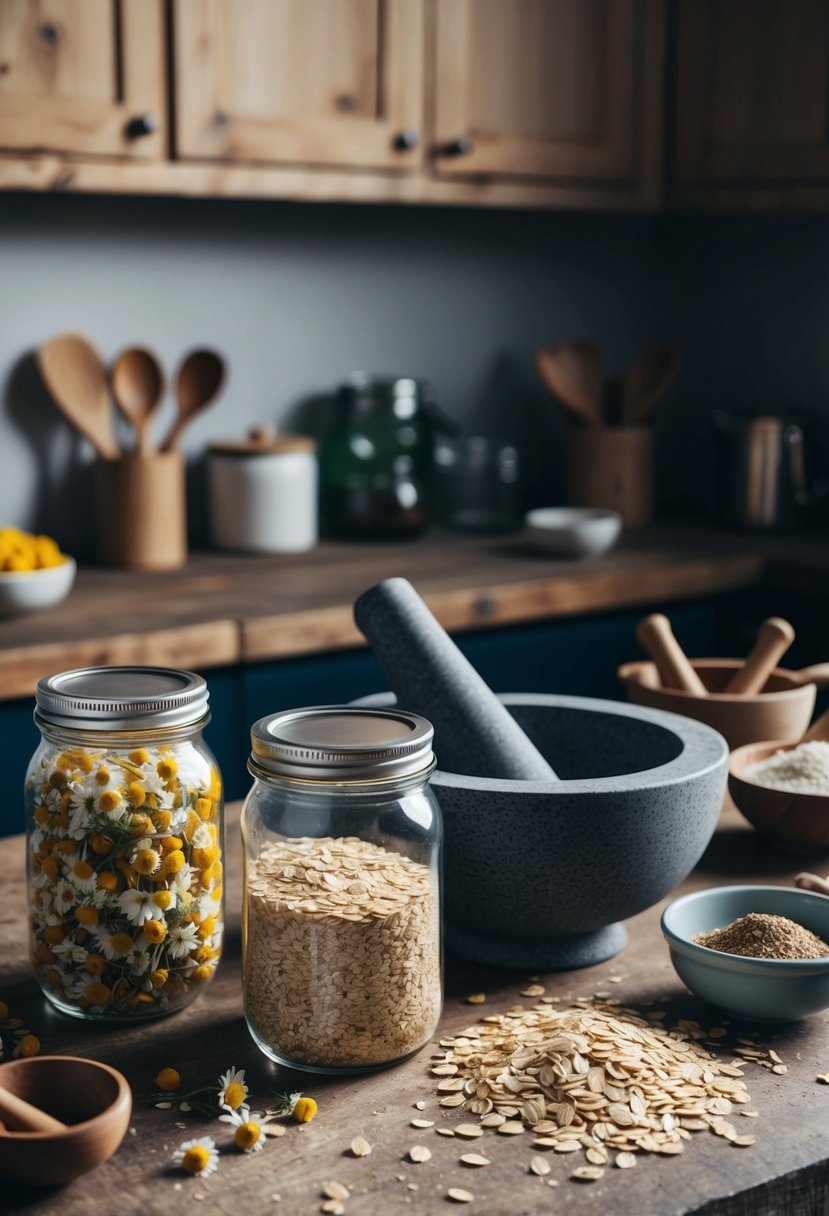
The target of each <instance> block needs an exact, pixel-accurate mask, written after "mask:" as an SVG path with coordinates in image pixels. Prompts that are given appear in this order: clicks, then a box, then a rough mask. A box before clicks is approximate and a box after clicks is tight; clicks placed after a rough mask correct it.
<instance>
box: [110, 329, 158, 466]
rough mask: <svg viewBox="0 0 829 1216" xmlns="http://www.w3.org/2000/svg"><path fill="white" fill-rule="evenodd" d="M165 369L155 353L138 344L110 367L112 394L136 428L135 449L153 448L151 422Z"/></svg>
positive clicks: (120, 356) (142, 450) (141, 450)
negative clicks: (136, 446) (136, 444)
mask: <svg viewBox="0 0 829 1216" xmlns="http://www.w3.org/2000/svg"><path fill="white" fill-rule="evenodd" d="M163 393H164V373H163V372H162V370H161V366H160V365H159V362H158V359H156V357H155V355H154V354H153V353H152V352H151V351H149V350H145V349H144V348H143V347H140V346H131V347H129V349H127V350H125V351H122V352H121V354H120V355H119V356H118V358H117V359H116V361H115V366H114V367H113V369H112V394H113V396H114V397H115V404H116V405H117V406H118V408H119V409H120V411H121V413H122V414H123V415H124V417H125V418H128V419H129V421H130V422H131V423H132V425H133V426H134V428H135V433H136V435H137V436H138V451H139V452H140V453H141V455H142V456H146V455H148V454H149V452H151V451H152V439H151V437H150V423H151V422H152V419H153V415H154V414H155V412H156V410H157V409H158V407H159V405H160V404H161V398H162V395H163Z"/></svg>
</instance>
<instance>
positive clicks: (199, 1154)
mask: <svg viewBox="0 0 829 1216" xmlns="http://www.w3.org/2000/svg"><path fill="white" fill-rule="evenodd" d="M173 1161H174V1162H175V1164H176V1165H180V1166H181V1168H182V1169H183V1170H185V1172H186V1173H188V1174H194V1175H198V1176H199V1177H205V1178H206V1177H207V1175H208V1174H212V1173H213V1172H214V1171H215V1170H217V1169H218V1168H219V1153H218V1150H217V1148H216V1145H215V1142H214V1140H213V1137H212V1136H199V1137H198V1138H197V1139H196V1140H185V1141H184V1143H183V1144H181V1145H179V1147H178V1148H177V1149H176V1151H175V1152H174V1153H173Z"/></svg>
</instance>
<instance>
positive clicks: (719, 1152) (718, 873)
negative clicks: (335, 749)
mask: <svg viewBox="0 0 829 1216" xmlns="http://www.w3.org/2000/svg"><path fill="white" fill-rule="evenodd" d="M4 850H5V851H4V865H3V871H2V872H3V880H2V881H3V896H4V898H3V904H2V908H3V914H2V917H0V997H2V999H3V1000H5V1001H7V1002H8V1005H9V1007H10V1010H11V1012H12V1014H13V1015H19V1016H21V1017H23V1018H25V1020H26V1025H27V1026H28V1027H29V1028H30V1029H31V1030H32V1031H33V1032H34V1033H36V1034H38V1035H39V1036H40V1038H41V1039H42V1044H43V1051H44V1053H45V1052H50V1053H68V1054H76V1055H81V1056H87V1057H90V1058H94V1059H100V1060H103V1061H104V1062H106V1063H109V1064H113V1065H115V1067H117V1068H119V1069H121V1070H122V1071H123V1072H124V1073H125V1075H126V1076H127V1078H128V1080H129V1081H130V1084H131V1085H132V1088H133V1092H134V1098H135V1111H134V1116H133V1123H132V1128H134V1131H133V1130H132V1129H131V1131H130V1133H128V1135H127V1137H126V1139H125V1141H124V1143H123V1145H122V1146H121V1148H120V1150H119V1151H118V1153H117V1154H116V1155H115V1157H113V1158H112V1159H111V1160H110V1161H108V1162H106V1163H105V1164H104V1165H102V1166H100V1167H99V1168H98V1169H97V1170H96V1171H95V1172H94V1173H92V1174H90V1175H87V1176H86V1177H84V1178H81V1179H79V1180H77V1181H76V1182H74V1183H72V1184H71V1185H70V1186H68V1187H65V1188H63V1189H60V1190H37V1189H31V1188H30V1189H23V1188H11V1187H10V1186H8V1185H7V1184H3V1189H2V1192H0V1208H1V1209H2V1211H3V1212H4V1213H9V1214H11V1213H31V1214H32V1216H96V1214H97V1213H101V1216H103V1214H104V1213H106V1214H107V1216H150V1214H152V1216H168V1214H169V1216H180V1214H181V1213H183V1212H190V1211H192V1212H195V1213H199V1216H201V1214H202V1213H203V1214H204V1216H220V1214H221V1216H239V1214H244V1216H259V1214H260V1213H273V1214H274V1216H305V1214H306V1213H307V1214H309V1216H310V1214H311V1213H316V1212H319V1211H320V1208H321V1204H322V1202H323V1198H324V1196H323V1194H322V1190H321V1188H322V1185H323V1183H325V1182H326V1181H330V1180H332V1179H333V1180H337V1181H340V1182H343V1183H345V1184H346V1186H348V1187H349V1188H350V1190H351V1192H352V1193H351V1197H350V1198H349V1199H348V1201H347V1202H346V1205H345V1207H346V1212H347V1213H348V1214H349V1216H352V1214H355V1216H356V1214H358V1213H360V1214H364V1216H398V1214H399V1216H403V1214H414V1213H418V1212H420V1213H428V1214H430V1216H431V1214H438V1213H441V1212H448V1211H451V1210H452V1208H453V1206H455V1205H453V1204H452V1203H451V1201H449V1200H447V1198H446V1193H447V1190H448V1188H449V1187H453V1186H455V1187H462V1188H465V1189H466V1190H469V1191H472V1192H473V1193H474V1195H475V1201H474V1203H472V1204H469V1205H467V1207H466V1209H465V1210H467V1211H469V1212H472V1213H475V1212H478V1213H485V1214H486V1216H535V1214H536V1213H537V1214H539V1216H540V1214H541V1213H545V1212H551V1211H556V1210H559V1208H561V1207H566V1209H567V1210H568V1211H569V1212H573V1213H576V1214H578V1213H585V1214H598V1213H611V1214H619V1216H634V1214H635V1216H678V1214H680V1213H684V1214H689V1213H694V1214H695V1216H703V1214H705V1216H770V1214H772V1213H774V1214H777V1216H783V1214H785V1216H819V1214H823V1213H825V1212H826V1210H827V1205H829V1086H826V1085H821V1084H819V1083H817V1082H816V1080H815V1078H816V1076H817V1074H818V1073H826V1072H827V1071H829V1019H828V1018H827V1014H825V1013H824V1014H820V1015H817V1016H816V1017H813V1018H810V1019H809V1020H807V1021H805V1022H801V1023H797V1024H792V1025H786V1026H772V1027H768V1026H766V1027H761V1026H751V1025H748V1024H745V1023H742V1024H741V1023H738V1022H736V1021H735V1020H732V1019H730V1018H728V1017H727V1016H726V1015H723V1014H720V1013H718V1012H717V1011H716V1010H715V1009H713V1008H712V1007H710V1006H707V1005H705V1004H704V1003H703V1002H701V1001H698V1000H697V999H695V998H693V997H691V996H690V995H689V994H688V993H687V991H686V990H685V989H684V987H683V985H682V984H681V983H680V981H679V980H678V978H677V976H676V975H675V973H674V971H673V969H672V967H671V964H670V962H669V958H668V952H667V949H666V947H665V944H664V942H663V941H662V938H661V935H660V931H659V926H658V921H659V913H660V911H661V907H662V906H663V905H659V906H658V907H655V908H651V909H649V910H648V911H646V912H643V913H642V914H640V915H639V916H637V917H635V918H634V919H633V920H631V921H629V922H628V925H627V928H628V932H629V937H630V940H629V944H628V946H627V947H626V948H625V949H624V950H623V951H622V953H621V954H619V955H618V956H617V957H616V958H614V959H612V960H610V961H609V962H607V963H603V964H601V965H599V966H597V967H593V968H590V969H588V970H584V971H576V972H568V973H562V974H559V975H553V976H542V977H541V982H542V983H543V984H544V985H545V987H546V992H547V994H548V995H553V996H559V997H561V998H562V1000H563V1001H566V1000H567V999H568V998H574V997H578V996H587V997H589V996H590V995H592V994H593V993H594V992H599V991H602V990H605V991H607V990H608V980H609V977H610V976H616V975H618V976H621V977H622V981H621V983H618V984H615V985H610V987H611V988H612V990H613V992H614V994H615V995H618V996H619V997H620V998H621V999H622V1000H623V1001H625V1002H626V1003H630V1004H634V1005H635V1004H636V1003H637V1002H644V1001H657V1002H660V1008H662V1009H664V1011H665V1013H666V1016H667V1023H668V1024H670V1023H672V1022H673V1021H674V1020H675V1019H676V1018H678V1017H681V1016H688V1017H692V1018H695V1019H696V1020H697V1021H699V1023H700V1024H701V1025H702V1026H703V1028H705V1029H706V1030H708V1029H712V1028H714V1027H715V1026H725V1027H726V1028H727V1030H728V1036H727V1037H726V1038H724V1039H719V1040H717V1044H716V1050H717V1052H718V1054H720V1055H721V1056H722V1057H723V1058H727V1059H730V1058H731V1054H730V1046H731V1045H733V1043H734V1041H735V1038H736V1037H737V1036H740V1035H748V1036H749V1037H754V1038H755V1039H756V1040H757V1041H758V1042H760V1043H762V1044H764V1045H767V1046H770V1047H773V1048H774V1049H775V1050H776V1051H777V1052H778V1053H779V1054H780V1056H781V1057H782V1058H783V1060H784V1061H785V1062H786V1064H787V1065H788V1072H787V1073H786V1075H785V1076H777V1075H774V1074H772V1073H771V1072H770V1071H768V1070H767V1069H763V1068H760V1067H754V1066H747V1067H746V1083H747V1086H748V1090H749V1093H750V1095H751V1099H752V1102H751V1106H752V1108H753V1109H756V1110H757V1111H758V1112H759V1117H758V1118H756V1119H753V1120H751V1121H749V1120H746V1128H747V1129H748V1130H750V1131H751V1132H752V1133H754V1134H755V1135H756V1137H757V1142H756V1144H755V1145H754V1146H753V1147H751V1148H746V1149H740V1148H733V1147H731V1146H730V1145H728V1144H727V1143H726V1142H725V1141H724V1140H722V1139H721V1138H720V1137H717V1136H713V1135H710V1134H709V1133H707V1132H700V1133H699V1134H695V1135H694V1136H693V1137H692V1139H691V1141H690V1142H689V1143H688V1144H687V1146H686V1149H685V1152H684V1153H683V1154H682V1156H680V1157H666V1158H656V1157H653V1156H646V1155H642V1157H641V1159H640V1160H639V1161H638V1162H637V1166H636V1168H635V1169H631V1170H617V1169H607V1170H606V1172H605V1175H604V1177H603V1178H602V1179H601V1180H600V1181H598V1182H595V1183H589V1184H583V1183H582V1184H579V1183H577V1182H573V1181H570V1179H569V1175H570V1173H571V1172H572V1161H570V1160H569V1159H568V1158H566V1157H563V1156H561V1155H559V1154H550V1163H551V1165H552V1172H551V1174H550V1175H549V1179H550V1180H552V1181H556V1182H558V1183H559V1186H558V1187H557V1188H555V1189H552V1188H550V1187H549V1186H548V1185H547V1179H545V1178H539V1177H535V1176H534V1175H533V1174H532V1173H531V1172H530V1171H529V1162H530V1159H531V1157H532V1156H533V1153H534V1151H537V1150H533V1149H532V1148H531V1138H530V1136H529V1135H528V1134H525V1135H523V1136H515V1137H512V1136H509V1137H508V1136H498V1135H495V1134H494V1133H491V1132H487V1133H485V1137H484V1138H482V1139H479V1140H476V1141H475V1143H474V1145H473V1146H472V1147H473V1148H474V1151H476V1152H481V1151H484V1152H485V1155H486V1156H487V1157H489V1158H490V1160H491V1162H492V1164H491V1165H490V1166H489V1167H488V1168H485V1169H479V1170H469V1169H466V1168H465V1167H464V1166H462V1165H460V1164H459V1160H458V1159H459V1157H460V1156H461V1154H462V1153H463V1152H467V1151H469V1147H470V1146H469V1145H468V1144H467V1143H466V1142H463V1141H460V1140H458V1139H453V1138H449V1137H443V1136H439V1135H437V1134H436V1133H435V1131H434V1129H433V1128H429V1129H423V1130H416V1129H414V1128H411V1127H410V1126H409V1123H410V1120H411V1119H412V1118H415V1117H419V1116H421V1115H422V1116H423V1117H425V1118H429V1119H433V1120H434V1122H435V1125H436V1126H438V1127H440V1126H447V1127H451V1126H452V1125H453V1124H456V1123H459V1122H462V1121H463V1120H464V1118H467V1119H468V1116H465V1115H459V1114H458V1113H457V1112H456V1111H454V1110H451V1109H446V1108H441V1107H440V1106H438V1104H437V1095H436V1093H435V1078H433V1077H430V1075H429V1050H428V1048H427V1049H426V1050H424V1051H423V1052H421V1053H420V1055H418V1056H416V1057H415V1058H414V1059H412V1060H409V1061H408V1062H407V1063H405V1064H403V1065H401V1066H399V1067H397V1068H394V1069H392V1070H389V1071H387V1072H380V1073H375V1074H373V1075H370V1076H366V1077H358V1078H351V1079H347V1080H339V1079H337V1080H329V1079H318V1078H315V1077H313V1076H311V1075H308V1074H306V1075H302V1074H298V1073H289V1072H287V1071H286V1070H283V1069H277V1068H275V1067H274V1066H272V1065H271V1064H270V1063H269V1062H268V1061H267V1060H266V1059H265V1058H264V1057H263V1056H262V1055H261V1054H260V1053H259V1051H258V1050H257V1048H256V1047H254V1045H253V1042H252V1040H251V1039H250V1037H249V1035H248V1033H247V1030H246V1027H245V1022H244V1019H243V1014H242V998H241V980H240V961H239V911H238V909H239V903H240V886H241V879H240V860H239V843H238V806H236V807H233V808H230V812H229V814H228V832H227V857H228V863H229V864H228V869H229V880H228V884H227V891H228V922H229V929H230V932H229V939H228V943H227V948H226V954H225V958H224V959H223V961H222V964H221V966H220V968H219V972H218V975H217V977H216V979H215V981H214V982H213V984H212V985H211V987H210V988H209V989H208V990H207V991H206V992H204V993H203V994H202V995H201V996H200V997H199V999H198V1000H197V1001H195V1002H194V1004H193V1005H191V1006H190V1007H189V1008H188V1009H186V1010H184V1011H182V1012H180V1013H178V1014H175V1015H173V1016H171V1017H169V1018H167V1019H163V1020H160V1021H157V1022H152V1023H147V1024H145V1025H143V1026H135V1027H129V1026H127V1027H123V1026H122V1027H100V1026H97V1025H95V1024H93V1023H85V1022H81V1021H76V1020H74V1019H71V1018H68V1017H65V1016H63V1015H61V1014H59V1013H57V1012H54V1011H52V1010H51V1009H50V1008H49V1007H47V1005H46V1002H45V1001H44V999H43V998H42V997H41V996H40V994H39V991H38V990H37V989H36V986H35V984H34V981H33V980H32V978H31V975H30V972H29V968H28V964H27V962H26V957H25V955H26V947H25V940H24V936H25V931H24V920H25V892H24V882H23V853H24V846H23V840H22V838H21V837H16V838H13V839H11V840H8V841H6V842H5V846H4ZM825 868H826V867H825V866H824V869H825ZM793 872H794V871H793V869H792V866H791V861H790V860H786V859H783V858H780V857H778V856H776V855H774V854H772V853H768V852H766V851H764V849H763V847H762V846H761V845H760V844H759V842H758V840H757V838H756V836H755V835H754V833H753V832H752V830H751V829H750V828H749V827H748V826H747V825H746V824H745V822H744V821H742V819H741V818H740V817H739V816H738V815H737V813H736V812H735V811H734V810H733V809H731V808H729V809H727V810H726V811H724V813H723V817H722V820H721V824H720V828H719V830H718V832H717V833H716V835H715V837H714V839H713V841H712V843H711V845H710V847H709V849H708V851H707V853H706V855H705V857H704V858H703V860H702V862H701V863H700V865H699V867H698V868H697V870H696V871H695V872H694V874H693V875H692V876H691V877H690V878H689V879H688V880H687V881H686V882H685V883H683V884H682V886H681V888H680V890H681V891H688V890H692V889H696V888H700V887H708V886H714V885H719V884H722V883H729V882H745V881H756V880H762V881H770V882H774V883H782V884H786V885H788V884H789V883H790V882H791V880H792V876H793ZM665 902H667V901H665ZM528 979H529V977H528V976H527V975H526V974H524V973H520V972H504V971H496V970H493V969H487V968H480V967H473V966H471V965H469V964H467V963H463V962H461V961H459V960H457V959H455V958H453V957H449V958H448V959H447V963H446V1003H445V1010H444V1015H443V1019H442V1022H441V1025H440V1028H439V1031H438V1034H437V1036H436V1038H440V1037H442V1036H444V1035H446V1034H454V1033H458V1032H459V1031H461V1030H462V1029H463V1028H464V1027H466V1026H468V1025H470V1024H471V1023H473V1022H474V1021H475V1020H476V1019H477V1018H478V1017H480V1016H482V1015H486V1014H492V1013H497V1012H504V1011H506V1010H507V1009H509V1008H510V1007H511V1006H513V1005H515V1004H516V1003H524V1004H529V1003H530V1002H529V1001H527V1000H523V1001H522V997H521V995H520V994H521V990H522V989H523V988H524V987H526V984H527V981H528ZM473 992H484V993H485V994H486V1003H485V1004H484V1005H474V1006H473V1005H469V1004H467V1003H466V1001H465V997H466V996H467V995H469V994H470V993H473ZM712 1045H713V1044H712ZM165 1065H172V1066H175V1067H176V1068H178V1069H180V1071H181V1072H182V1074H183V1077H184V1079H185V1084H186V1085H187V1086H193V1087H195V1086H197V1085H204V1084H209V1083H211V1082H213V1081H215V1079H217V1078H218V1076H219V1074H220V1073H221V1072H223V1071H225V1070H226V1069H227V1068H228V1067H230V1066H231V1065H234V1066H236V1067H237V1068H245V1069H246V1070H247V1080H248V1081H249V1082H250V1084H251V1087H252V1096H253V1100H254V1105H255V1106H256V1105H261V1104H264V1103H265V1102H267V1100H268V1096H269V1092H270V1091H271V1090H278V1091H286V1090H297V1089H302V1090H303V1091H304V1092H305V1093H307V1094H309V1095H311V1096H313V1097H314V1098H315V1099H316V1100H317V1102H318V1103H319V1113H318V1115H317V1117H316V1118H315V1119H314V1121H313V1122H311V1123H308V1124H305V1125H297V1124H295V1123H293V1122H290V1123H289V1124H288V1125H287V1132H286V1134H285V1136H284V1137H283V1138H282V1139H279V1140H273V1141H269V1142H268V1143H267V1144H266V1146H265V1149H264V1150H263V1151H262V1152H261V1153H257V1154H255V1155H251V1156H245V1155H242V1154H240V1153H237V1152H235V1151H234V1150H232V1149H230V1148H226V1149H225V1151H223V1152H222V1153H221V1157H220V1166H219V1170H218V1171H217V1173H215V1174H213V1175H212V1176H211V1177H209V1178H207V1179H203V1180H201V1179H198V1178H196V1179H193V1178H190V1177H188V1176H186V1175H184V1174H183V1173H181V1172H180V1171H177V1170H176V1169H175V1168H174V1167H173V1166H172V1163H171V1154H172V1152H173V1150H174V1149H175V1148H176V1147H177V1146H178V1145H179V1144H180V1143H181V1142H182V1141H183V1140H186V1139H189V1138H192V1137H195V1136H200V1135H212V1136H213V1137H214V1139H215V1140H216V1142H217V1144H220V1145H222V1146H226V1145H227V1144H228V1142H229V1141H230V1135H229V1131H230V1129H228V1128H227V1127H226V1125H224V1124H221V1123H218V1122H216V1121H215V1120H214V1121H211V1122H203V1121H202V1120H201V1119H199V1118H197V1117H195V1116H193V1115H181V1114H180V1113H177V1112H175V1111H165V1110H157V1109H155V1108H154V1107H151V1106H149V1105H148V1104H147V1101H146V1099H147V1095H148V1093H149V1092H150V1090H151V1089H152V1086H153V1077H154V1076H155V1074H156V1073H157V1072H158V1070H159V1069H160V1068H161V1067H163V1066H165ZM421 1100H422V1101H423V1102H425V1104H426V1107H425V1110H423V1111H422V1112H420V1111H417V1110H416V1109H415V1107H414V1104H415V1102H418V1101H421ZM738 1122H739V1120H738ZM177 1123H184V1124H186V1126H185V1127H179V1126H177ZM741 1130H744V1129H742V1128H741ZM358 1135H359V1136H363V1137H365V1138H366V1139H367V1140H368V1141H369V1143H370V1144H371V1145H372V1152H371V1155H370V1156H368V1157H364V1158H360V1159H357V1158H354V1157H353V1156H352V1155H351V1154H350V1153H349V1151H348V1146H349V1144H350V1143H351V1141H352V1139H354V1137H356V1136H358ZM414 1144H425V1145H426V1146H427V1147H429V1148H430V1149H431V1151H432V1158H431V1160H430V1161H428V1162H424V1163H422V1164H418V1165H415V1164H413V1163H411V1162H410V1161H409V1160H408V1159H407V1154H408V1150H409V1148H410V1147H411V1146H412V1145H414ZM410 1188H416V1189H410ZM275 1196H279V1199H276V1198H275Z"/></svg>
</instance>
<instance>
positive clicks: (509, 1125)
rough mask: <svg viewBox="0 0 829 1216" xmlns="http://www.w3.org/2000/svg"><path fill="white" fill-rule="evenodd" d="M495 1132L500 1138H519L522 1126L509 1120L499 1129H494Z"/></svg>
mask: <svg viewBox="0 0 829 1216" xmlns="http://www.w3.org/2000/svg"><path fill="white" fill-rule="evenodd" d="M495 1130H496V1132H499V1133H500V1134H501V1135H502V1136H520V1135H521V1133H522V1132H523V1131H524V1124H523V1123H519V1122H518V1121H517V1120H516V1119H510V1120H508V1121H507V1122H506V1123H502V1124H501V1126H500V1127H496V1129H495Z"/></svg>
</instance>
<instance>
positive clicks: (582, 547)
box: [524, 507, 622, 557]
mask: <svg viewBox="0 0 829 1216" xmlns="http://www.w3.org/2000/svg"><path fill="white" fill-rule="evenodd" d="M524 522H525V524H526V525H527V537H528V540H529V542H530V544H531V545H533V546H534V547H535V548H536V549H539V550H541V551H542V552H544V553H551V554H553V555H554V556H557V557H598V556H599V554H600V553H607V551H608V549H612V548H613V546H614V545H615V544H616V541H617V540H618V539H619V533H620V532H621V531H622V517H621V515H620V514H619V512H618V511H605V510H601V509H599V508H596V507H538V508H536V510H534V511H528V512H527V514H526V515H525V517H524Z"/></svg>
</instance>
